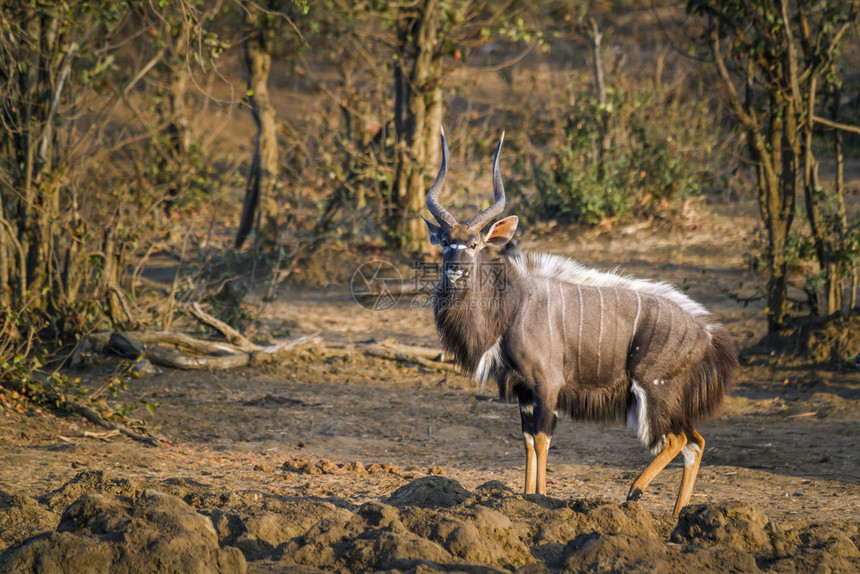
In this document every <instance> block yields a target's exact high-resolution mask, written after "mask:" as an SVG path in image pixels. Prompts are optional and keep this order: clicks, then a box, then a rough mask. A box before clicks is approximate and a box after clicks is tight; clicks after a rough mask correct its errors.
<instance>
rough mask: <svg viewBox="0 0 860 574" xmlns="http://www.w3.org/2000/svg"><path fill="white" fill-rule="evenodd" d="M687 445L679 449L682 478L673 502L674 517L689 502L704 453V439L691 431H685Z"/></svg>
mask: <svg viewBox="0 0 860 574" xmlns="http://www.w3.org/2000/svg"><path fill="white" fill-rule="evenodd" d="M684 434H685V435H686V437H687V444H686V445H685V446H684V447H683V448H682V449H681V454H682V455H684V476H683V478H681V489H680V490H679V491H678V500H677V501H675V510H674V511H673V512H672V514H674V515H675V516H678V514H680V513H681V509H682V508H684V507H685V506H687V503H688V502H690V495H691V494H692V493H693V485H694V484H695V483H696V475H697V474H698V473H699V465H700V464H701V462H702V454H703V453H704V452H705V439H703V438H702V436H701V435H700V434H699V433H697V432H696V431H695V430H693V429H685V430H684Z"/></svg>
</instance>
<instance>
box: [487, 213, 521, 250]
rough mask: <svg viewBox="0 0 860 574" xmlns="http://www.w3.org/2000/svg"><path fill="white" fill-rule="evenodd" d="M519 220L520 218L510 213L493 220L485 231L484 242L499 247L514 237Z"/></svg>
mask: <svg viewBox="0 0 860 574" xmlns="http://www.w3.org/2000/svg"><path fill="white" fill-rule="evenodd" d="M519 221H520V219H519V218H518V217H517V216H516V215H511V216H510V217H506V218H504V219H500V220H499V221H497V222H495V223H494V224H493V226H492V227H491V228H490V230H489V231H488V232H487V236H486V237H484V243H489V244H490V245H495V246H497V247H501V246H502V245H504V244H505V243H507V242H508V241H510V240H511V239H512V238H513V237H514V232H515V231H516V230H517V224H518V223H519Z"/></svg>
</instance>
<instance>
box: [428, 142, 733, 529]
mask: <svg viewBox="0 0 860 574" xmlns="http://www.w3.org/2000/svg"><path fill="white" fill-rule="evenodd" d="M503 140H504V134H502V139H500V140H499V145H498V147H497V148H496V155H495V158H494V159H493V191H494V195H495V202H494V204H493V205H492V206H490V207H489V208H487V209H485V210H483V211H481V212H480V213H478V214H477V215H476V216H474V217H473V218H471V219H470V220H468V221H467V222H466V223H464V224H463V223H458V222H457V220H456V219H454V216H452V215H451V214H450V213H448V211H447V210H446V209H445V208H444V207H442V205H441V204H440V203H439V200H438V197H439V192H440V191H441V190H442V186H443V184H444V183H445V174H446V172H447V168H448V142H447V141H446V139H445V133H444V131H443V132H442V166H441V168H440V169H439V174H438V175H437V176H436V181H435V182H434V183H433V186H432V187H431V188H430V190H429V192H428V194H427V208H428V209H429V210H430V213H432V214H433V216H434V217H435V218H436V220H437V221H438V222H439V225H435V224H433V223H430V222H429V221H427V220H426V219H425V220H424V221H425V223H426V224H427V230H428V232H429V234H430V242H431V243H432V244H433V245H441V246H442V270H443V272H442V277H441V280H440V281H439V285H438V286H437V288H436V297H435V303H434V315H435V319H436V328H437V329H438V331H439V334H440V336H441V339H442V343H443V345H444V347H445V350H446V351H447V352H448V353H450V354H452V355H453V356H454V359H455V360H456V362H457V363H458V364H459V366H460V367H461V368H463V369H464V370H467V371H469V372H471V373H473V374H474V376H475V378H476V379H478V380H480V381H481V382H485V381H486V380H487V379H488V378H493V379H495V380H496V382H497V383H498V386H499V393H500V395H502V396H503V397H506V398H507V397H512V396H514V395H516V397H517V401H518V402H519V409H520V420H521V422H522V430H523V438H524V440H525V448H526V478H525V492H526V493H527V494H531V493H535V492H537V493H538V494H546V459H547V451H548V450H549V444H550V439H551V438H552V433H553V429H554V428H555V424H556V421H557V419H558V413H559V411H561V412H563V413H567V414H569V415H570V416H571V417H573V418H574V419H579V420H585V421H623V420H625V418H626V421H627V424H628V425H629V426H630V427H631V428H632V429H633V430H634V431H635V432H636V436H637V437H638V438H639V440H640V441H641V442H642V443H643V444H644V445H645V446H647V447H648V448H649V449H651V451H652V452H654V453H657V456H656V458H655V459H654V461H653V462H652V463H651V464H650V465H649V466H648V468H646V469H645V471H644V472H643V473H642V474H641V475H639V477H638V478H637V479H636V480H635V481H634V482H633V485H632V486H631V487H630V491H629V493H628V495H627V499H628V500H637V499H638V498H639V497H640V496H641V495H642V492H643V490H644V489H645V487H646V486H648V483H650V482H651V480H652V479H653V478H654V477H655V476H657V474H658V473H659V472H660V471H661V470H663V468H664V467H665V466H666V465H667V464H668V463H669V462H670V461H671V460H672V459H674V458H675V457H676V456H677V455H678V453H681V454H682V455H683V456H684V474H683V478H682V480H681V489H680V491H679V493H678V499H677V501H676V502H675V509H674V514H675V515H677V514H678V513H679V512H680V510H681V508H683V507H684V506H685V505H686V504H687V502H689V500H690V494H691V492H692V490H693V483H694V481H695V480H696V473H697V472H698V470H699V463H700V462H701V460H702V452H703V451H704V447H705V441H704V439H702V437H701V436H700V435H699V433H697V432H696V431H695V429H694V428H693V427H694V426H695V425H696V424H697V423H698V422H699V421H700V420H702V419H705V418H707V417H710V416H712V415H715V414H716V413H717V412H718V411H719V409H720V407H721V406H722V404H723V399H724V397H725V395H726V393H727V392H728V391H729V389H730V387H731V385H732V382H733V378H734V372H735V370H736V369H737V366H738V361H737V355H736V353H735V350H734V348H733V347H732V345H731V343H730V342H729V339H728V336H727V334H726V331H725V330H724V329H723V327H722V326H721V325H719V324H718V323H716V322H715V321H714V318H713V317H712V316H711V314H710V313H709V312H708V311H707V310H706V309H705V308H704V307H702V306H701V305H699V304H698V303H696V302H694V301H693V300H691V299H690V298H689V297H687V296H686V295H684V294H683V293H681V292H680V291H678V290H677V289H675V288H674V287H672V286H671V285H669V284H668V283H662V282H652V281H645V280H641V279H634V278H631V277H625V276H621V275H618V274H615V273H602V272H599V271H596V270H594V269H589V268H587V267H585V266H583V265H581V264H579V263H577V262H575V261H573V260H570V259H566V258H563V257H558V256H554V255H546V254H532V255H528V256H522V255H515V256H512V257H509V258H505V259H493V258H492V257H491V256H490V255H489V254H488V253H487V252H486V251H485V250H484V248H485V247H486V246H487V245H496V246H502V245H505V244H506V243H507V242H508V241H510V240H511V238H512V237H513V235H514V232H515V231H516V228H517V221H518V220H517V217H516V216H513V215H512V216H510V217H506V218H505V219H502V220H500V221H497V222H496V223H494V224H493V225H492V226H491V227H490V228H489V231H487V233H486V234H482V233H481V229H482V228H483V227H484V226H485V225H486V224H487V223H488V222H489V221H490V220H492V219H493V218H495V217H496V216H497V215H499V214H500V213H501V212H502V210H503V209H504V207H505V190H504V187H503V185H502V176H501V173H500V170H499V153H500V152H501V149H502V141H503ZM482 269H483V271H482Z"/></svg>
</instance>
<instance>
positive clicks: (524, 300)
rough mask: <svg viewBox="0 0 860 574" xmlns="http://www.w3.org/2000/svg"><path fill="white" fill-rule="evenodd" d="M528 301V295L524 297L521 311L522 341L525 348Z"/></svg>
mask: <svg viewBox="0 0 860 574" xmlns="http://www.w3.org/2000/svg"><path fill="white" fill-rule="evenodd" d="M528 302H529V299H528V297H523V309H522V311H520V343H521V344H522V346H523V349H525V348H526V306H527V305H528Z"/></svg>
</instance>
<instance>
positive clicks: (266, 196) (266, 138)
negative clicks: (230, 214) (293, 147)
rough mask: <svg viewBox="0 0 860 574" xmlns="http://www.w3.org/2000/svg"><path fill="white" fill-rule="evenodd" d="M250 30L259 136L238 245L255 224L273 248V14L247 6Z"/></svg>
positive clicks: (250, 83)
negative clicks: (270, 75)
mask: <svg viewBox="0 0 860 574" xmlns="http://www.w3.org/2000/svg"><path fill="white" fill-rule="evenodd" d="M248 9H249V11H253V13H256V14H257V16H256V18H254V16H253V15H252V12H249V13H248V15H247V18H248V24H249V30H248V36H247V40H245V65H246V67H247V70H248V90H249V93H250V94H251V95H250V98H249V102H250V107H251V114H252V115H253V117H254V123H255V124H256V126H257V138H256V142H255V147H254V157H253V159H252V161H251V169H250V172H249V173H248V183H247V186H246V188H245V203H244V206H243V207H242V217H241V220H240V222H239V231H238V232H237V234H236V242H235V245H236V248H240V247H241V246H242V245H243V244H244V243H245V240H246V239H247V237H248V235H249V234H250V233H251V230H252V229H253V228H254V226H255V223H256V227H257V233H258V244H263V245H265V246H266V247H268V248H272V247H274V246H276V245H277V244H278V202H277V198H276V191H277V175H278V140H277V134H276V132H275V108H274V107H273V106H272V102H271V100H270V99H269V90H268V81H269V71H270V70H271V66H272V54H271V45H270V39H271V35H272V25H271V22H270V18H271V16H270V15H268V14H264V13H261V12H259V11H254V9H253V8H252V7H249V8H248Z"/></svg>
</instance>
